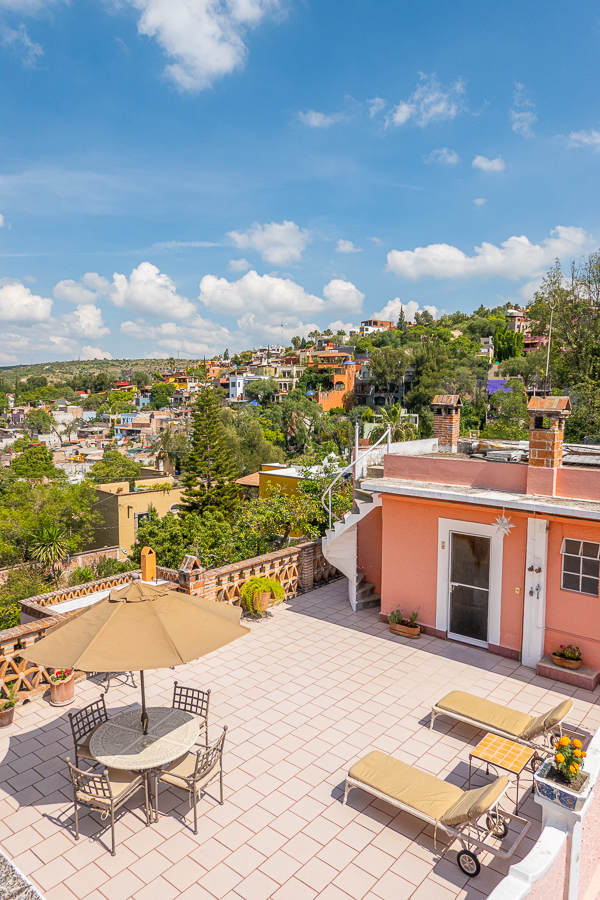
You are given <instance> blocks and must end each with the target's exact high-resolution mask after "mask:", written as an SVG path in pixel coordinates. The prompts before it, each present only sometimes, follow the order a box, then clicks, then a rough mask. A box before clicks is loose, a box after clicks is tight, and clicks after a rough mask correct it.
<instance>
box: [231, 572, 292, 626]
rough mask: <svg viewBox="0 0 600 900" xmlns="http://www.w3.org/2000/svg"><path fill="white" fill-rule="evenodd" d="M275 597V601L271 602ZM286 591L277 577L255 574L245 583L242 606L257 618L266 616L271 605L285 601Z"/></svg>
mask: <svg viewBox="0 0 600 900" xmlns="http://www.w3.org/2000/svg"><path fill="white" fill-rule="evenodd" d="M271 598H273V602H271ZM284 598H285V593H284V590H283V587H282V586H281V584H280V582H279V581H277V579H276V578H267V577H264V576H263V577H259V576H257V575H253V576H252V578H249V579H248V581H247V582H246V583H245V584H244V586H243V587H242V591H241V601H242V606H243V607H244V609H245V610H246V612H248V613H250V615H251V616H254V617H255V618H260V617H261V616H264V614H265V612H266V611H267V609H268V608H269V606H278V605H279V604H280V603H282V602H283V600H284Z"/></svg>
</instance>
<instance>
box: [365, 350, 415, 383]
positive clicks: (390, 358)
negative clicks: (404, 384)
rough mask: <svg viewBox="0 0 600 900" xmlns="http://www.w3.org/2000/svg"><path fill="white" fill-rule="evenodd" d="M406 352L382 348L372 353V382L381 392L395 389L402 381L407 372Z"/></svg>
mask: <svg viewBox="0 0 600 900" xmlns="http://www.w3.org/2000/svg"><path fill="white" fill-rule="evenodd" d="M406 362H407V360H406V354H405V352H404V350H401V349H400V348H394V347H389V346H388V347H382V348H381V349H380V350H373V352H372V353H371V369H370V381H371V384H374V385H375V387H377V388H378V389H379V390H390V389H393V388H394V387H395V386H396V385H397V384H399V382H400V381H401V380H402V376H403V375H404V373H405V371H406Z"/></svg>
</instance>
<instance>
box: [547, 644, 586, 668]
mask: <svg viewBox="0 0 600 900" xmlns="http://www.w3.org/2000/svg"><path fill="white" fill-rule="evenodd" d="M552 662H553V663H556V665H557V666H562V668H563V669H578V668H579V667H580V665H581V663H582V662H583V659H582V656H581V650H580V649H579V647H573V645H572V644H567V645H566V646H564V645H563V644H561V645H560V648H559V649H558V650H553V651H552Z"/></svg>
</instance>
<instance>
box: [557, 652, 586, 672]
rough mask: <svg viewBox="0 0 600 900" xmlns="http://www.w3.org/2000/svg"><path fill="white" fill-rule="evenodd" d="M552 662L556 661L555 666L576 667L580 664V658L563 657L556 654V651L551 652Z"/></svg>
mask: <svg viewBox="0 0 600 900" xmlns="http://www.w3.org/2000/svg"><path fill="white" fill-rule="evenodd" d="M552 662H553V663H556V665H557V666H562V668H563V669H578V668H579V667H580V665H581V664H582V662H583V660H582V659H565V658H564V656H557V655H556V653H553V654H552Z"/></svg>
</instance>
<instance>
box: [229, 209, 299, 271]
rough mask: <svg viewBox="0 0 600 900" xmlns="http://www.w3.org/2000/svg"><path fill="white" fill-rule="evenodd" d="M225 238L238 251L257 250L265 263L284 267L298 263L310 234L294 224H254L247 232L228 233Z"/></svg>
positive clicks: (284, 222) (286, 222)
mask: <svg viewBox="0 0 600 900" xmlns="http://www.w3.org/2000/svg"><path fill="white" fill-rule="evenodd" d="M227 237H228V238H229V239H230V240H231V241H232V242H233V243H234V244H235V246H236V247H239V249H240V250H248V249H251V250H258V252H259V253H260V254H261V256H262V258H263V259H264V260H266V262H270V263H274V264H275V265H276V266H285V265H289V263H293V262H299V261H300V259H301V257H302V252H303V250H304V249H305V247H306V245H307V244H308V243H309V242H310V240H311V238H310V234H309V233H308V231H307V230H306V229H305V228H299V227H298V225H296V223H295V222H288V221H285V220H284V221H283V222H270V223H269V224H268V225H259V224H258V222H254V224H253V225H251V226H250V228H248V230H247V231H244V232H239V231H229V232H228V233H227Z"/></svg>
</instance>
